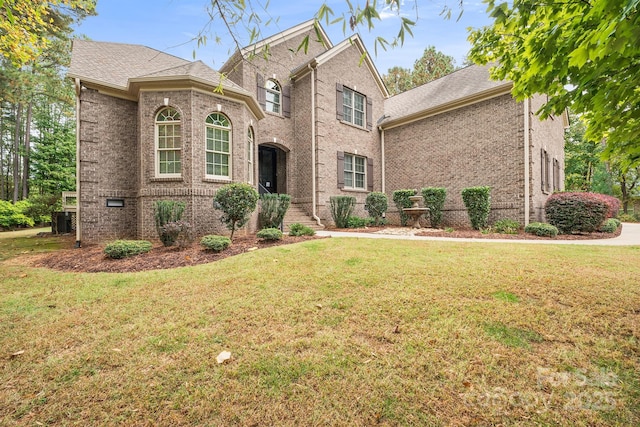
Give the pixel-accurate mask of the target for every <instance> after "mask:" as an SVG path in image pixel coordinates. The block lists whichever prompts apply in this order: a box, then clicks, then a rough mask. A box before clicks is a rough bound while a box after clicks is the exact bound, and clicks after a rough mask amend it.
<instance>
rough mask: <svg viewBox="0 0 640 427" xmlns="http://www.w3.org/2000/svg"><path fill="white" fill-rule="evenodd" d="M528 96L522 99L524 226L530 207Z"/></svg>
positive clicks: (529, 121) (527, 223)
mask: <svg viewBox="0 0 640 427" xmlns="http://www.w3.org/2000/svg"><path fill="white" fill-rule="evenodd" d="M529 102H530V100H529V98H527V99H525V100H524V226H525V227H526V226H527V225H529V219H530V218H529V215H530V212H529V209H530V201H529V191H530V190H529V179H530V177H529V166H530V165H529V148H530V147H529V144H530V138H529V130H530V129H529V128H530V126H531V117H530V111H529V109H530V106H529Z"/></svg>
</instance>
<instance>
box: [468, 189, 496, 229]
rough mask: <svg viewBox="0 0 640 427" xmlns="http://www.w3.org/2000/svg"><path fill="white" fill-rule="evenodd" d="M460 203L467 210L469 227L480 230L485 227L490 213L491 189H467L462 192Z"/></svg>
mask: <svg viewBox="0 0 640 427" xmlns="http://www.w3.org/2000/svg"><path fill="white" fill-rule="evenodd" d="M462 201H463V202H464V205H465V207H466V208H467V214H469V220H470V221H471V226H472V227H473V228H474V229H476V230H480V229H481V228H486V227H487V221H488V220H489V212H490V211H491V187H486V186H482V187H468V188H465V189H463V190H462Z"/></svg>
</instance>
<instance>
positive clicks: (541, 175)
mask: <svg viewBox="0 0 640 427" xmlns="http://www.w3.org/2000/svg"><path fill="white" fill-rule="evenodd" d="M540 187H541V188H542V191H544V149H542V148H541V149H540Z"/></svg>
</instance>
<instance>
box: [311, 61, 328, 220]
mask: <svg viewBox="0 0 640 427" xmlns="http://www.w3.org/2000/svg"><path fill="white" fill-rule="evenodd" d="M307 67H309V69H310V70H311V216H312V217H313V219H315V220H316V223H317V224H318V226H320V227H324V225H322V222H320V217H319V216H318V215H317V214H316V208H317V195H316V143H317V141H316V69H315V68H314V67H313V66H312V65H311V64H309V65H307Z"/></svg>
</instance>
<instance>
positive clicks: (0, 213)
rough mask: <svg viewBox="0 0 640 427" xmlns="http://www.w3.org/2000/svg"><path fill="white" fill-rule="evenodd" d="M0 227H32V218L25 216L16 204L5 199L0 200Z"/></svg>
mask: <svg viewBox="0 0 640 427" xmlns="http://www.w3.org/2000/svg"><path fill="white" fill-rule="evenodd" d="M0 227H2V228H8V229H12V228H14V227H33V219H31V218H29V217H28V216H26V215H25V214H24V213H22V211H21V210H20V206H19V205H18V206H16V205H14V204H13V203H11V202H8V201H6V200H0Z"/></svg>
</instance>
